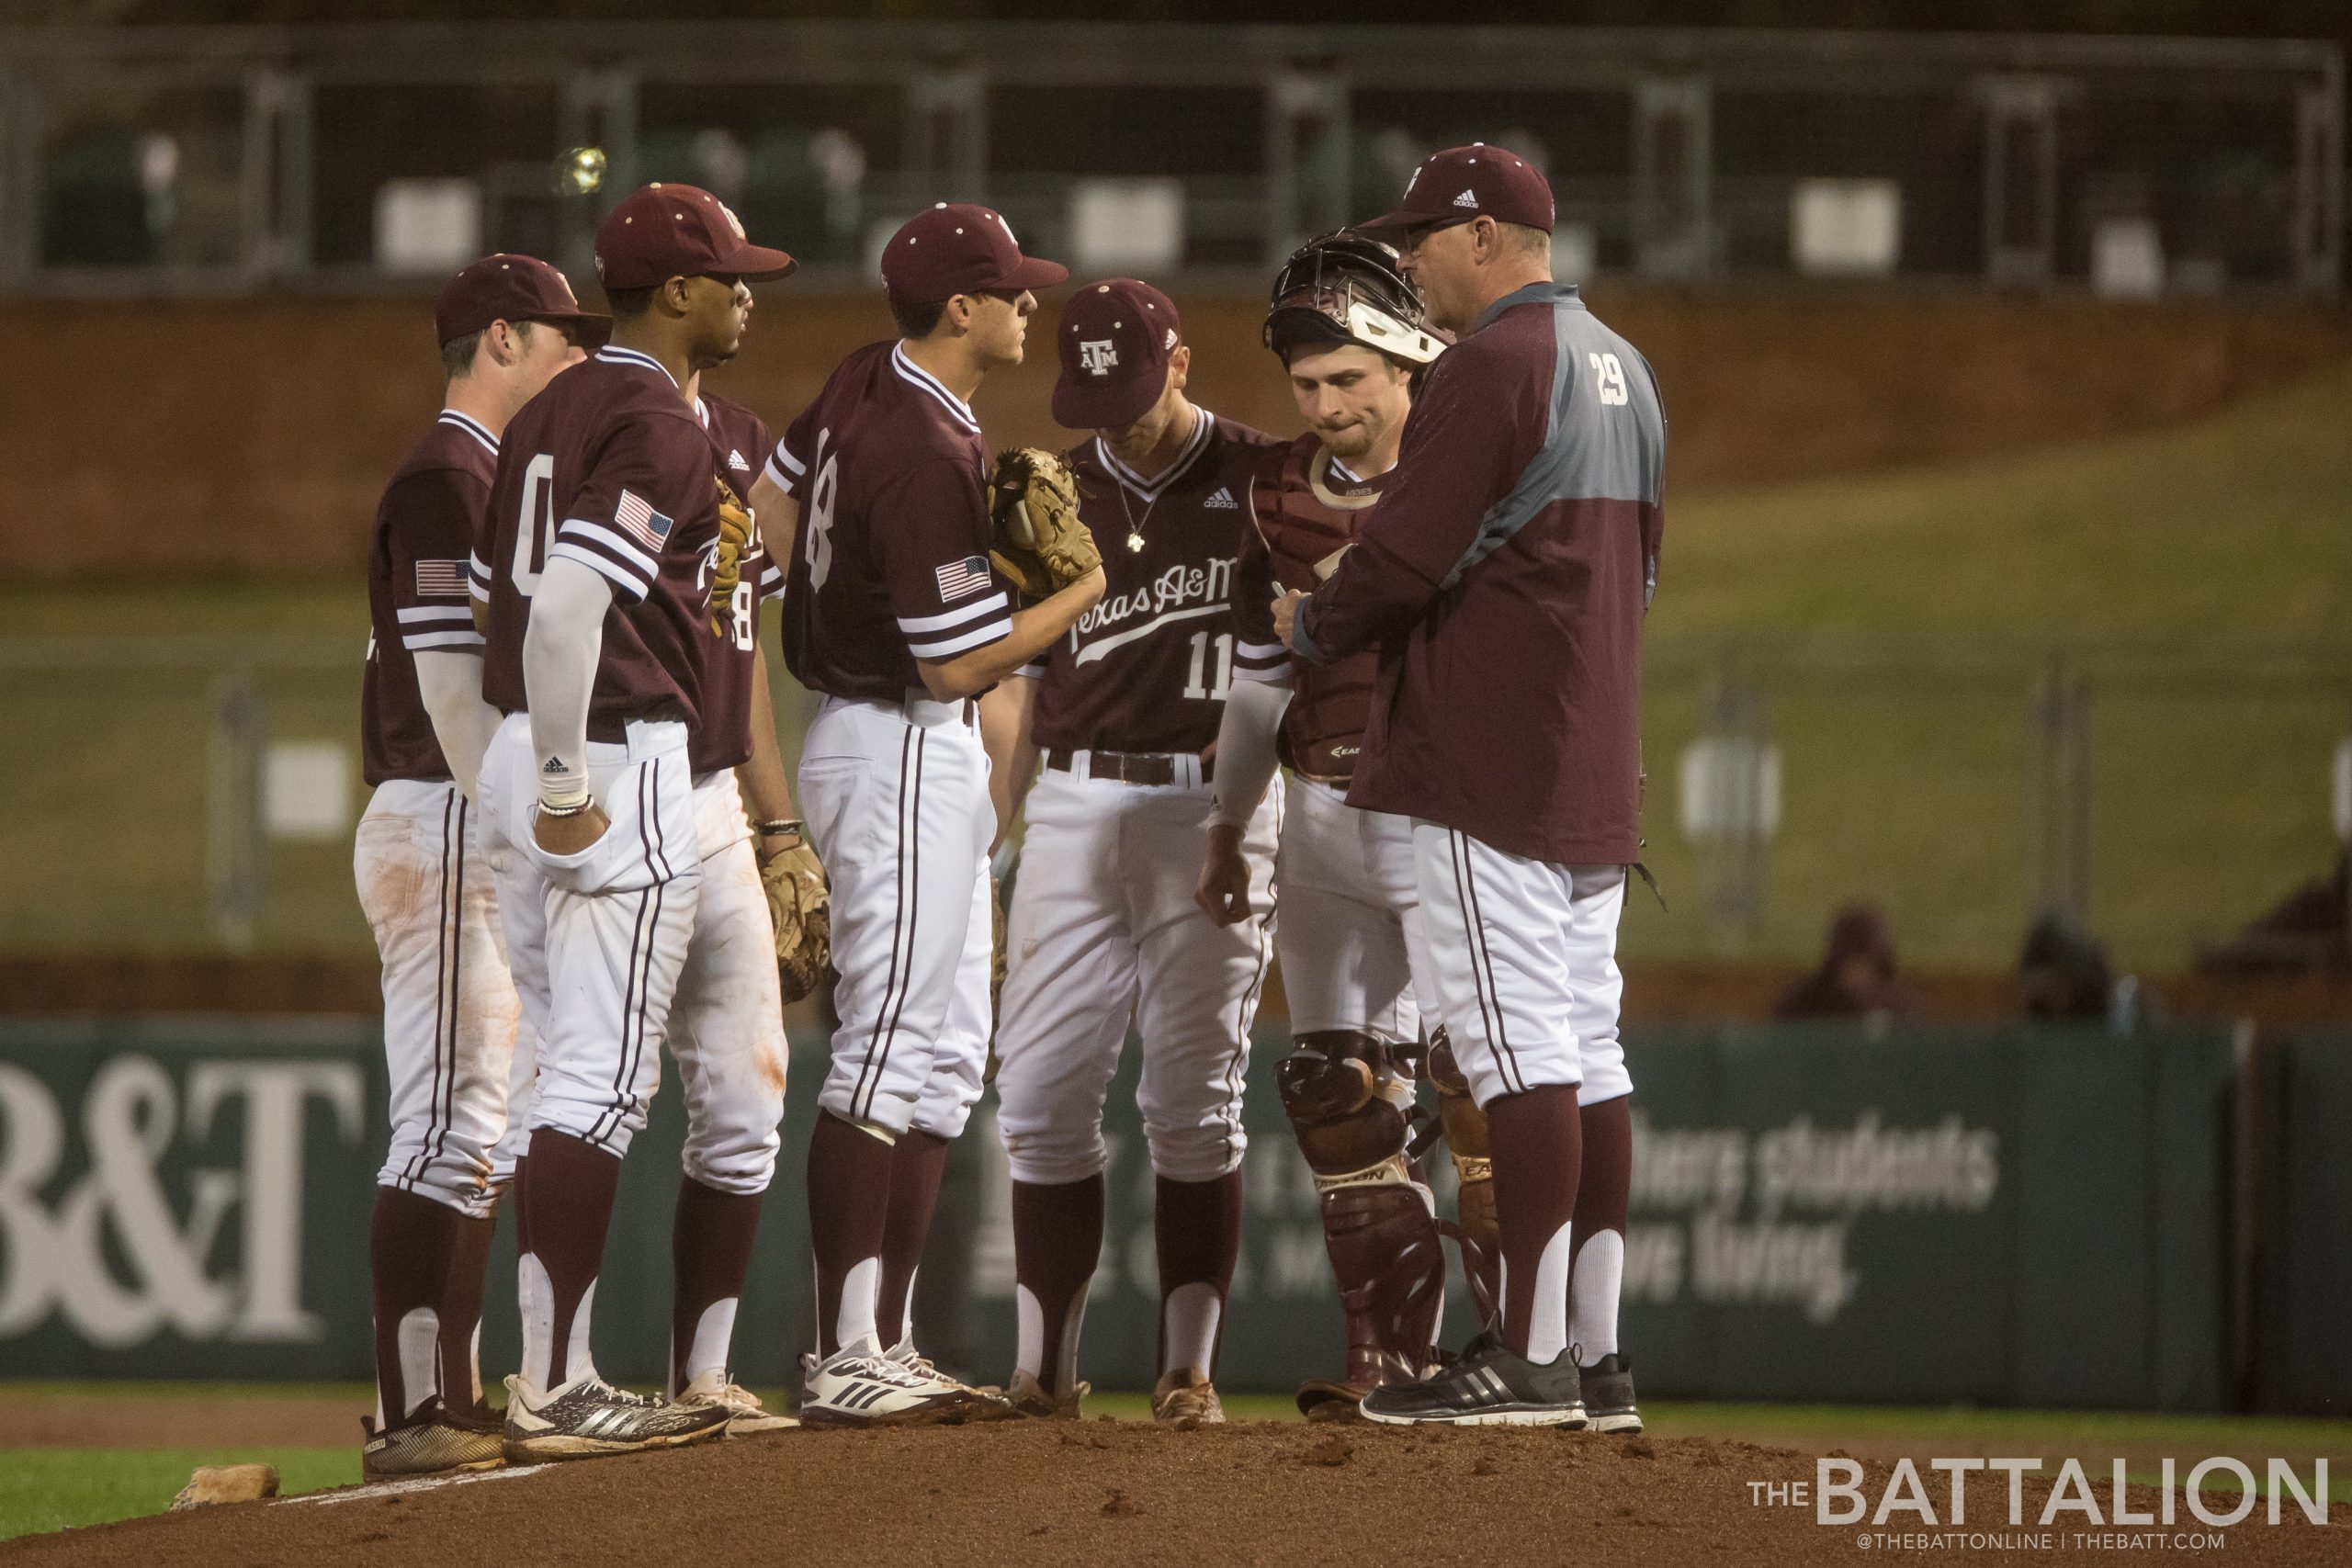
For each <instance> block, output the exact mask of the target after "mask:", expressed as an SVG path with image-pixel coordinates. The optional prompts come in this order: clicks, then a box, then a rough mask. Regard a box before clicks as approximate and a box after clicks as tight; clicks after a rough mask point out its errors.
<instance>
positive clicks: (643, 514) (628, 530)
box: [613, 490, 672, 555]
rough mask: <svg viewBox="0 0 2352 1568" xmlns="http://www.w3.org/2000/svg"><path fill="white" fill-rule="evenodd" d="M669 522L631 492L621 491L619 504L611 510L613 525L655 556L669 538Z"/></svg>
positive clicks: (659, 552) (641, 497)
mask: <svg viewBox="0 0 2352 1568" xmlns="http://www.w3.org/2000/svg"><path fill="white" fill-rule="evenodd" d="M671 521H672V520H671V519H670V518H668V517H666V516H664V515H663V514H662V513H659V512H656V511H654V510H653V507H652V505H651V504H650V502H647V501H646V499H645V498H644V497H643V496H641V495H639V494H638V493H637V492H636V491H633V490H624V491H621V499H620V502H619V504H617V505H616V506H615V507H614V508H613V523H614V525H615V526H616V527H618V528H619V529H620V530H621V532H623V533H624V534H627V535H628V536H629V537H630V538H632V539H635V540H636V541H637V542H638V543H639V544H640V545H642V546H644V547H646V548H647V549H649V550H650V551H652V552H653V553H654V554H655V555H660V554H661V553H662V543H663V541H665V540H666V539H668V538H669V536H670V525H671Z"/></svg>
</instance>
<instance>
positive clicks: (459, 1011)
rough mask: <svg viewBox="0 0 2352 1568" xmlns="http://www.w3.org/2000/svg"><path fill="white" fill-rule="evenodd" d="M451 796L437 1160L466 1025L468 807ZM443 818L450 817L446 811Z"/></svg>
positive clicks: (448, 1123) (451, 1117)
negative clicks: (445, 1048) (453, 818)
mask: <svg viewBox="0 0 2352 1568" xmlns="http://www.w3.org/2000/svg"><path fill="white" fill-rule="evenodd" d="M449 799H450V802H451V804H452V805H454V806H455V807H456V808H457V824H456V834H455V836H454V837H453V838H451V839H450V840H448V841H447V843H445V844H444V845H443V846H442V851H441V853H442V860H443V863H445V864H448V863H455V865H456V868H457V869H456V872H455V874H453V875H451V876H450V877H449V879H448V883H449V906H448V914H447V924H445V925H444V926H443V927H442V940H443V941H444V942H447V943H448V949H449V1032H448V1041H449V1070H448V1076H447V1078H446V1079H444V1081H443V1083H442V1086H441V1133H440V1136H439V1137H438V1138H436V1139H435V1146H434V1150H433V1153H434V1157H435V1158H436V1159H438V1158H439V1157H441V1156H443V1155H446V1154H447V1153H448V1151H449V1133H450V1130H451V1129H452V1128H453V1127H455V1126H456V1125H457V1122H458V1031H459V1030H460V1029H462V1028H464V1027H465V1017H464V1010H463V1009H464V1002H463V998H464V997H465V994H466V987H465V963H466V810H467V807H466V796H465V793H464V792H463V791H461V790H459V789H458V788H457V787H456V786H455V785H454V784H453V785H452V786H451V787H450V790H449ZM443 819H444V820H445V821H446V820H447V813H446V812H445V813H444V818H443Z"/></svg>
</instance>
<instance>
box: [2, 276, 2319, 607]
mask: <svg viewBox="0 0 2352 1568" xmlns="http://www.w3.org/2000/svg"><path fill="white" fill-rule="evenodd" d="M1176 295H1177V302H1178V304H1179V305H1180V306H1181V307H1182V310H1183V311H1184V315H1185V325H1186V331H1187V335H1188V336H1189V337H1190V338H1191V339H1192V340H1193V344H1194V348H1195V360H1194V367H1193V391H1194V392H1195V394H1196V395H1197V396H1198V397H1199V399H1200V400H1201V401H1202V402H1204V404H1205V405H1207V406H1208V407H1210V408H1212V409H1215V410H1216V412H1219V413H1223V414H1227V415H1230V416H1232V417H1234V418H1237V419H1241V420H1245V421H1248V422H1250V423H1255V424H1258V425H1260V426H1261V427H1263V428H1266V429H1270V430H1281V431H1294V430H1296V429H1297V428H1299V425H1298V422H1297V418H1296V415H1295V412H1294V410H1293V408H1292V405H1291V402H1290V400H1289V397H1288V395H1287V393H1286V392H1285V391H1284V389H1283V383H1282V380H1281V378H1280V376H1279V374H1278V372H1277V370H1276V367H1275V365H1274V363H1273V361H1272V357H1271V356H1269V355H1267V353H1266V352H1265V350H1264V349H1263V348H1262V347H1261V346H1260V344H1259V341H1258V327H1259V321H1260V318H1261V315H1262V313H1263V310H1264V306H1263V300H1262V296H1261V295H1259V294H1258V293H1257V292H1256V291H1255V290H1254V289H1245V290H1242V291H1240V292H1238V293H1236V292H1233V291H1231V290H1230V288H1229V286H1228V288H1227V290H1226V291H1224V292H1206V291H1202V290H1197V289H1188V288H1183V287H1182V286H1181V285H1179V286H1177V287H1176ZM1591 297H1592V299H1593V302H1594V304H1595V306H1596V308H1597V309H1599V310H1600V311H1602V312H1603V313H1604V314H1605V315H1606V316H1607V317H1608V318H1609V320H1610V321H1611V323H1612V324H1613V325H1615V326H1616V327H1618V328H1619V329H1621V330H1622V331H1623V332H1624V333H1626V335H1627V336H1629V337H1630V338H1631V339H1632V340H1633V341H1634V343H1635V344H1638V345H1639V346H1640V347H1641V348H1642V349H1643V350H1644V352H1645V353H1646V354H1647V355H1649V356H1650V358H1651V359H1652V361H1653V362H1654V363H1655V365H1656V366H1657V371H1658V376H1659V379H1660V384H1661V385H1662V386H1663V387H1664V388H1665V391H1666V401H1667V410H1668V416H1669V419H1670V421H1671V424H1672V430H1673V456H1672V458H1671V461H1670V462H1669V464H1668V485H1669V489H1670V490H1671V491H1673V492H1674V493H1677V494H1686V495H1687V494H1689V493H1690V492H1691V491H1693V490H1704V489H1716V488H1722V487H1725V486H1734V485H1745V484H1755V483H1759V482H1765V481H1770V480H1776V479H1797V478H1805V477H1811V476H1816V475H1822V474H1832V473H1841V472H1847V471H1850V470H1854V469H1858V468H1877V467H1885V466H1888V465H1893V464H1899V463H1905V462H1916V461H1920V460H1924V459H1929V458H1936V457H1959V456H1967V455H1972V454H1979V453H1991V452H2001V451H2008V450H2014V449H2017V448H2020V447H2026V446H2036V445H2041V444H2045V443H2048V442H2052V441H2063V440H2068V439H2074V438H2080V437H2092V436H2100V435H2109V434H2119V433H2121V432H2125V431H2131V430H2139V429H2145V428H2149V427H2152V426H2158V425H2164V424H2169V423H2178V422H2181V421H2184V420H2188V419H2191V418H2194V417H2196V416H2198V415H2200V414H2203V413H2207V412H2211V411H2212V410H2214V409H2215V408H2218V407H2220V406H2221V405H2222V404H2223V403H2226V402H2228V401H2231V400H2233V399H2236V398H2239V397H2243V396H2245V395H2246V394H2247V393H2250V392H2255V391H2260V390H2264V389H2269V388H2273V387H2277V386H2281V385H2284V384H2286V383H2287V382H2290V381H2291V380H2294V379H2296V378H2299V377H2301V376H2303V375H2305V374H2307V373H2309V372H2310V371H2312V370H2313V369H2315V368H2317V367H2320V366H2322V365H2324V364H2327V363H2329V362H2331V361H2333V360H2336V359H2340V358H2342V357H2343V356H2344V355H2346V354H2347V353H2352V306H2346V304H2345V303H2343V302H2341V301H2337V300H2333V299H2312V298H2294V297H2286V296H2281V297H2276V298H2270V299H2262V298H2233V299H2195V298H2174V299H2163V300H2156V301H2146V302H2121V301H2103V300H2098V299H2092V298H2090V297H2088V296H2086V295H2082V294H2078V293H2074V292H2067V291H2056V290H2052V291H2046V292H2029V291H2023V290H2011V291H1997V290H1991V289H1986V288H1981V287H1977V286H1974V285H1969V286H1964V287H1963V286H1949V287H1947V286H1937V285H1921V284H1905V285H1884V286H1870V285H1824V286H1818V287H1798V286H1790V285H1777V286H1724V287H1716V288H1704V289H1701V288H1678V287H1669V286H1664V285H1657V284H1638V283H1633V282H1618V281H1604V282H1602V283H1600V284H1599V285H1596V286H1595V287H1594V288H1593V289H1592V291H1591ZM761 299H762V302H761V304H760V306H759V309H758V310H757V311H756V313H755V314H754V317H753V320H752V333H751V336H750V339H749V341H748V343H747V345H746V347H745V350H744V353H743V355H742V357H741V360H740V361H739V362H738V363H737V364H735V365H733V366H730V367H727V368H726V369H725V370H723V371H720V372H718V374H717V375H716V376H715V377H714V378H713V386H714V388H715V389H718V390H721V391H724V392H725V393H726V394H727V395H728V396H729V397H732V398H735V399H737V400H740V401H742V402H746V403H748V404H750V405H751V406H752V407H753V408H755V409H757V410H758V411H760V412H762V413H763V415H765V416H766V418H767V419H768V420H769V421H770V423H774V424H775V425H777V426H778V427H779V429H780V428H781V426H782V424H783V423H784V422H785V421H786V420H788V419H790V418H791V416H792V415H794V414H795V413H797V412H798V411H799V410H800V409H801V408H802V407H804V406H806V404H807V403H808V402H809V400H810V399H811V398H813V397H814V396H815V394H816V391H817V389H818V388H819V387H820V386H821V385H822V383H823V378H824V377H825V375H826V373H827V372H828V371H829V370H830V369H831V367H833V365H835V364H836V363H838V362H839V360H840V359H841V357H842V355H844V354H846V353H847V352H849V350H851V349H852V348H854V347H855V346H856V345H858V344H861V343H865V342H868V341H871V340H872V339H874V338H876V337H880V336H882V335H884V334H885V333H887V332H888V318H887V317H886V316H885V314H884V313H883V310H882V306H881V301H880V299H879V297H878V296H875V295H867V294H837V295H822V294H815V293H809V292H804V291H799V290H797V289H796V288H794V287H793V286H791V285H785V286H781V287H774V288H766V289H763V291H762V295H761ZM1056 310H1057V299H1056V298H1055V297H1053V296H1051V295H1049V296H1048V297H1047V299H1046V304H1045V307H1044V309H1043V311H1042V313H1041V315H1040V316H1039V318H1038V321H1037V322H1036V324H1035V327H1034V328H1033V331H1032V334H1031V335H1032V342H1033V343H1034V344H1036V345H1038V348H1039V353H1038V355H1037V357H1035V359H1033V361H1032V363H1030V364H1028V365H1026V366H1024V367H1022V368H1020V369H1019V370H1017V371H1012V372H1007V373H1005V374H1003V375H1001V376H1000V377H999V378H997V379H996V380H995V381H994V382H993V383H992V384H991V385H990V386H989V387H988V388H987V389H984V390H983V391H982V393H981V395H980V398H979V400H978V412H979V415H980V418H981V420H982V421H983V423H985V424H986V425H987V427H988V433H989V437H990V438H991V439H992V440H993V441H995V442H997V443H1000V444H1012V443H1036V444H1039V445H1046V446H1061V445H1064V444H1066V443H1067V441H1068V440H1069V436H1068V434H1067V433H1064V432H1060V431H1058V430H1057V429H1056V428H1055V427H1054V425H1053V424H1052V423H1051V420H1050V416H1049V415H1048V413H1047V410H1046V404H1047V400H1048V398H1049V396H1050V392H1051V389H1052V384H1053V367H1052V364H1051V351H1050V350H1049V349H1046V348H1045V346H1044V345H1045V344H1048V343H1050V341H1051V326H1052V322H1053V318H1054V315H1055V312H1056ZM0 338H5V339H6V342H7V343H8V344H9V345H10V348H11V349H12V351H13V352H14V353H15V354H16V355H17V358H18V359H19V360H20V361H22V362H24V363H27V364H31V365H38V366H40V367H43V368H42V371H41V373H40V374H39V375H35V376H31V377H25V378H17V379H16V380H14V381H12V382H10V383H9V384H8V385H7V386H6V388H5V389H0V428H5V429H6V431H7V432H8V440H7V441H6V443H5V444H0V577H12V578H17V579H34V580H38V579H63V578H69V577H73V578H84V579H88V578H92V577H93V575H94V574H95V575H96V577H99V578H102V579H104V580H107V581H113V580H117V579H119V578H120V577H122V576H124V575H126V574H128V575H130V576H134V577H150V578H168V577H174V576H181V575H187V574H190V573H197V574H205V573H209V574H239V575H250V576H256V577H283V578H310V579H316V578H332V577H341V576H348V575H353V574H356V573H357V572H358V571H359V570H361V567H362V565H363V563H364V560H365V552H366V547H367V537H368V525H369V522H370V519H371V518H372V516H373V514H374V510H375V503H376V499H377V496H378V495H379V492H380V491H381V489H382V486H383V482H384V479H385V478H386V477H387V476H388V475H389V474H390V470H391V468H392V466H393V465H394V463H396V462H397V461H398V460H399V457H400V456H401V453H402V452H403V451H404V450H405V449H406V448H407V446H408V445H409V444H410V443H411V442H413V440H414V439H415V438H416V435H417V434H418V433H419V432H420V431H421V430H422V429H423V428H424V423H425V422H426V421H427V419H428V418H429V416H430V414H431V412H432V411H433V409H434V408H435V407H436V406H437V404H438V400H439V395H440V381H439V367H438V361H437V360H436V358H435V354H434V349H433V342H432V334H431V315H430V312H429V310H428V309H427V306H426V303H425V301H424V300H423V299H417V298H411V297H401V296H361V297H351V298H328V297H321V296H284V295H280V296H259V297H255V298H252V299H227V300H220V299H205V300H198V299H21V298H20V299H7V300H5V301H0Z"/></svg>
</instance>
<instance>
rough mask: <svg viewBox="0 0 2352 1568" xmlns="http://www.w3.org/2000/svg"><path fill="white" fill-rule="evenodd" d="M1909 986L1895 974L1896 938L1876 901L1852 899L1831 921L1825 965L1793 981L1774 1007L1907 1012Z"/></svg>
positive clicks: (1810, 1013) (1804, 1013)
mask: <svg viewBox="0 0 2352 1568" xmlns="http://www.w3.org/2000/svg"><path fill="white" fill-rule="evenodd" d="M1914 1010H1915V1009H1914V1006H1913V1003H1912V998H1911V994H1910V990H1909V987H1905V985H1904V984H1903V983H1902V981H1901V980H1899V979H1898V978H1896V976H1895V964H1894V936H1893V935H1892V934H1891V933H1890V932H1889V931H1887V929H1886V917H1885V915H1883V913H1881V912H1880V910H1879V908H1878V907H1877V906H1876V905H1872V904H1849V905H1847V906H1846V907H1845V908H1842V909H1840V910H1838V915H1837V918H1836V919H1833V920H1831V921H1830V922H1829V949H1828V951H1827V952H1826V953H1823V954H1822V958H1821V966H1820V967H1819V968H1817V969H1815V971H1814V972H1813V973H1812V974H1810V975H1808V976H1805V977H1804V979H1802V980H1800V981H1798V982H1797V983H1796V984H1795V985H1794V986H1792V987H1790V988H1789V990H1788V991H1787V993H1786V994H1784V995H1783V996H1782V997H1781V999H1780V1002H1779V1003H1778V1004H1777V1005H1776V1006H1775V1007H1774V1008H1773V1009H1772V1016H1773V1017H1775V1018H1778V1019H1798V1018H1870V1019H1876V1020H1880V1021H1889V1020H1894V1019H1901V1018H1908V1017H1909V1016H1910V1015H1911V1014H1912V1012H1913V1011H1914Z"/></svg>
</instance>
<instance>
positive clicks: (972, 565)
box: [934, 556, 996, 604]
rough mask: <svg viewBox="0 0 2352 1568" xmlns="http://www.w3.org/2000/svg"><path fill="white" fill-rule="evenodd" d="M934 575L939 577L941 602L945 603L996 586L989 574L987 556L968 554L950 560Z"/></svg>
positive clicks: (954, 601) (968, 596)
mask: <svg viewBox="0 0 2352 1568" xmlns="http://www.w3.org/2000/svg"><path fill="white" fill-rule="evenodd" d="M934 575H936V576H937V578H938V579H939V602H940V603H941V604H954V603H956V600H958V599H968V598H970V597H971V596H972V595H973V594H975V593H982V592H987V591H988V590H989V589H990V588H993V587H994V586H996V580H995V579H994V578H992V577H990V576H989V558H988V557H986V556H966V557H965V558H963V559H962V560H957V561H949V562H948V563H947V564H946V565H945V566H943V567H941V568H940V569H939V570H938V571H937V572H936V573H935V574H934Z"/></svg>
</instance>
